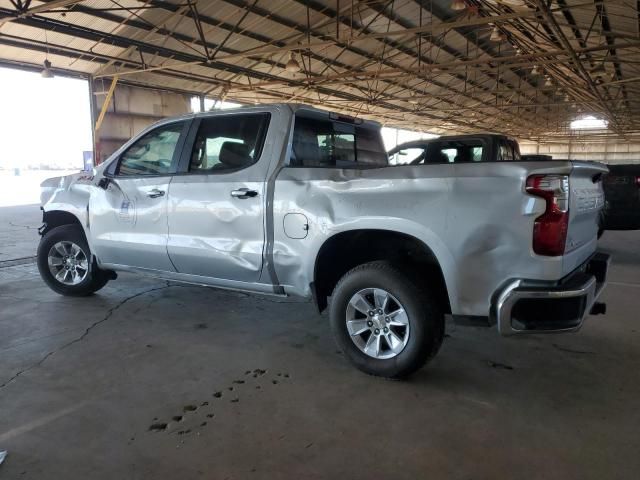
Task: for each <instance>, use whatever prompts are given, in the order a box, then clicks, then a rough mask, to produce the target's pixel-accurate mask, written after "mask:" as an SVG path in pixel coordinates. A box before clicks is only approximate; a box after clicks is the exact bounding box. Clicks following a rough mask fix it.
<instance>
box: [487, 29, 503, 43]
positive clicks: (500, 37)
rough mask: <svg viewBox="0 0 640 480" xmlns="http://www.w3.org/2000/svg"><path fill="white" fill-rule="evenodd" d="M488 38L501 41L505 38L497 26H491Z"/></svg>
mask: <svg viewBox="0 0 640 480" xmlns="http://www.w3.org/2000/svg"><path fill="white" fill-rule="evenodd" d="M489 40H491V41H492V42H503V41H504V40H505V36H504V34H503V33H502V32H501V31H500V29H499V28H498V27H493V30H491V36H490V37H489Z"/></svg>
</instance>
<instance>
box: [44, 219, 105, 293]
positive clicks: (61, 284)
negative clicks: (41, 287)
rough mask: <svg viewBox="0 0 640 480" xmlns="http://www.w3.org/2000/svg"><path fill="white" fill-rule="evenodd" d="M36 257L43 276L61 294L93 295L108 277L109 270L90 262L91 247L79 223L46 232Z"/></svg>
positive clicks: (50, 286)
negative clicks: (106, 270) (101, 268)
mask: <svg viewBox="0 0 640 480" xmlns="http://www.w3.org/2000/svg"><path fill="white" fill-rule="evenodd" d="M37 261H38V270H39V271H40V276H41V277H42V279H43V280H44V281H45V283H46V284H47V285H48V286H49V288H51V289H52V290H53V291H54V292H56V293H59V294H61V295H70V296H85V295H91V294H92V293H94V292H96V291H98V290H100V289H101V288H102V287H104V286H105V285H106V284H107V282H108V281H109V274H108V272H105V271H103V270H99V269H98V268H97V267H95V266H91V265H90V263H91V251H90V250H89V245H88V244H87V241H86V239H85V237H84V232H83V231H82V229H81V228H80V227H79V226H77V225H62V226H60V227H56V228H53V229H51V230H50V231H49V232H47V233H46V234H45V235H44V236H43V237H42V239H41V240H40V245H39V246H38V256H37Z"/></svg>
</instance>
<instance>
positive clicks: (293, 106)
mask: <svg viewBox="0 0 640 480" xmlns="http://www.w3.org/2000/svg"><path fill="white" fill-rule="evenodd" d="M284 108H287V109H290V110H291V111H292V112H293V113H294V114H295V113H297V112H299V111H304V112H308V113H310V114H312V115H313V114H314V113H315V114H321V115H325V114H334V115H335V116H336V117H338V118H337V119H338V120H339V119H343V120H348V119H352V120H354V121H357V122H358V123H360V124H362V125H366V126H376V127H380V123H379V122H376V121H374V120H365V119H364V118H360V117H352V116H350V115H346V114H342V113H337V112H332V111H330V110H323V109H321V108H316V107H313V106H311V105H306V104H304V103H264V104H260V105H242V106H240V107H236V108H227V109H224V110H207V111H206V112H197V113H187V114H184V115H179V116H175V117H169V118H164V119H162V120H160V121H158V122H156V125H159V124H161V123H165V122H167V121H172V120H173V121H175V120H176V119H186V118H201V117H209V116H212V115H224V114H225V113H234V112H247V111H265V110H273V109H284Z"/></svg>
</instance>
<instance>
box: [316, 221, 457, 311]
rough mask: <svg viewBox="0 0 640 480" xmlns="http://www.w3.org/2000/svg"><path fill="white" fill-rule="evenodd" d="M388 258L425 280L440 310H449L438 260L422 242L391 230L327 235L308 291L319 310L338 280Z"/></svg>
mask: <svg viewBox="0 0 640 480" xmlns="http://www.w3.org/2000/svg"><path fill="white" fill-rule="evenodd" d="M377 260H389V261H392V262H393V263H396V264H398V265H399V266H401V267H403V269H404V270H406V271H409V272H411V273H412V274H413V276H414V277H415V279H416V281H428V282H429V284H430V285H432V286H433V288H434V290H435V292H434V293H435V295H436V297H437V298H438V299H439V300H440V302H441V305H442V308H443V310H444V311H445V312H446V313H451V301H450V298H449V297H450V292H449V290H448V289H447V283H446V280H445V276H444V274H443V270H442V267H441V262H440V261H439V260H438V257H437V256H436V254H435V253H434V251H433V249H432V248H430V247H429V246H428V245H427V244H426V243H425V242H424V241H422V240H420V239H419V238H416V237H415V236H413V235H410V234H407V233H403V232H397V231H394V230H384V229H371V228H362V229H354V230H347V231H342V232H338V233H336V234H334V235H332V236H331V237H329V238H327V239H326V240H325V241H324V243H323V244H322V246H321V247H320V249H319V250H318V254H317V255H316V259H315V263H314V271H313V283H312V284H311V292H312V295H313V298H314V301H315V303H316V305H317V307H318V310H319V311H320V312H322V311H323V310H324V309H326V307H327V305H328V297H329V296H331V293H332V291H333V288H334V286H335V285H336V284H337V282H338V280H340V278H341V277H342V276H343V275H344V274H345V273H347V272H348V271H349V270H351V269H352V268H354V267H356V266H357V265H361V264H363V263H367V262H372V261H377Z"/></svg>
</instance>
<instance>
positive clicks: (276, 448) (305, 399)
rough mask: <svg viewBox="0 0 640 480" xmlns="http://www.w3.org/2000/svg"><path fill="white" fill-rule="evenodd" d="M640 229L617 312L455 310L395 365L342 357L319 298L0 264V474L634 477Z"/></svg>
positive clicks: (633, 237) (616, 276)
mask: <svg viewBox="0 0 640 480" xmlns="http://www.w3.org/2000/svg"><path fill="white" fill-rule="evenodd" d="M33 233H35V232H33ZM639 245H640V232H619V233H618V232H607V233H606V234H605V236H604V238H603V240H602V247H603V249H605V250H607V251H609V252H611V253H613V255H614V256H615V263H614V266H613V271H612V272H611V283H610V285H609V287H608V288H607V290H606V291H605V293H604V300H605V301H607V302H608V306H609V313H608V314H607V315H606V316H598V317H593V318H590V319H589V320H588V322H587V324H586V325H585V327H584V328H583V329H582V331H581V332H580V333H578V334H570V335H560V336H553V335H548V336H533V337H526V338H509V339H505V338H501V337H499V336H498V335H497V334H496V332H495V331H494V330H492V329H483V328H472V327H456V326H454V325H449V326H448V337H447V338H446V340H445V343H444V345H443V348H442V350H441V352H440V354H439V355H438V357H437V358H436V359H434V361H432V363H431V364H430V365H429V366H428V367H427V368H425V369H423V370H422V371H421V372H419V373H418V374H417V375H416V376H415V377H413V378H412V379H411V380H410V381H405V382H391V381H385V380H381V379H377V378H373V377H369V376H366V375H363V374H361V373H359V372H358V371H357V370H355V369H354V368H352V367H351V366H350V365H349V364H347V362H346V361H345V359H344V358H343V356H342V354H340V352H338V351H337V350H336V347H335V345H334V343H333V339H332V338H331V334H330V332H329V329H328V325H327V319H326V318H325V317H321V316H319V315H317V314H316V313H315V312H314V309H313V307H312V306H311V305H310V304H305V303H297V302H281V301H276V300H274V299H269V298H259V297H250V296H247V295H244V294H238V293H230V292H224V291H218V290H213V289H205V288H199V287H190V286H179V285H168V284H167V283H165V282H161V281H158V280H149V279H143V278H139V277H133V276H130V275H121V276H120V278H119V279H118V280H117V281H115V282H111V283H110V284H109V285H108V286H107V287H106V288H104V289H103V290H102V291H101V292H99V294H97V295H94V296H92V297H89V298H81V299H75V298H64V297H60V296H58V295H56V294H54V293H53V292H51V291H50V290H49V289H48V288H47V287H45V285H44V284H43V283H42V281H41V280H40V278H39V277H38V274H37V270H36V268H35V265H33V264H25V265H15V266H9V267H5V268H1V269H0V302H1V303H0V332H2V335H0V450H3V449H7V450H8V451H9V454H8V456H7V458H6V460H5V462H4V464H3V465H1V466H0V478H10V479H52V478H64V479H66V480H71V479H83V480H84V479H88V478H90V479H92V480H96V479H120V478H122V479H125V478H126V479H143V478H144V479H151V478H153V479H175V478H180V479H204V478H211V479H225V478H228V479H242V478H269V479H273V478H283V479H284V478H287V479H288V478H352V479H360V478H362V479H365V478H366V479H372V478H373V479H381V478H393V479H403V478H406V479H412V480H413V479H418V478H429V479H434V478H447V479H492V480H493V479H501V478H518V479H524V478H527V479H545V480H549V479H563V480H566V479H573V478H580V479H597V480H602V479H605V478H606V479H609V478H611V479H613V478H615V479H636V478H638V471H640V456H638V452H639V451H640V433H639V432H640V408H638V400H639V399H640V370H639V368H638V367H639V366H640V325H639V323H638V322H639V314H638V312H639V311H640V248H639ZM163 424H167V426H166V428H165V429H164V430H160V431H150V428H151V427H152V426H154V428H156V427H157V428H159V429H162V428H163Z"/></svg>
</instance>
